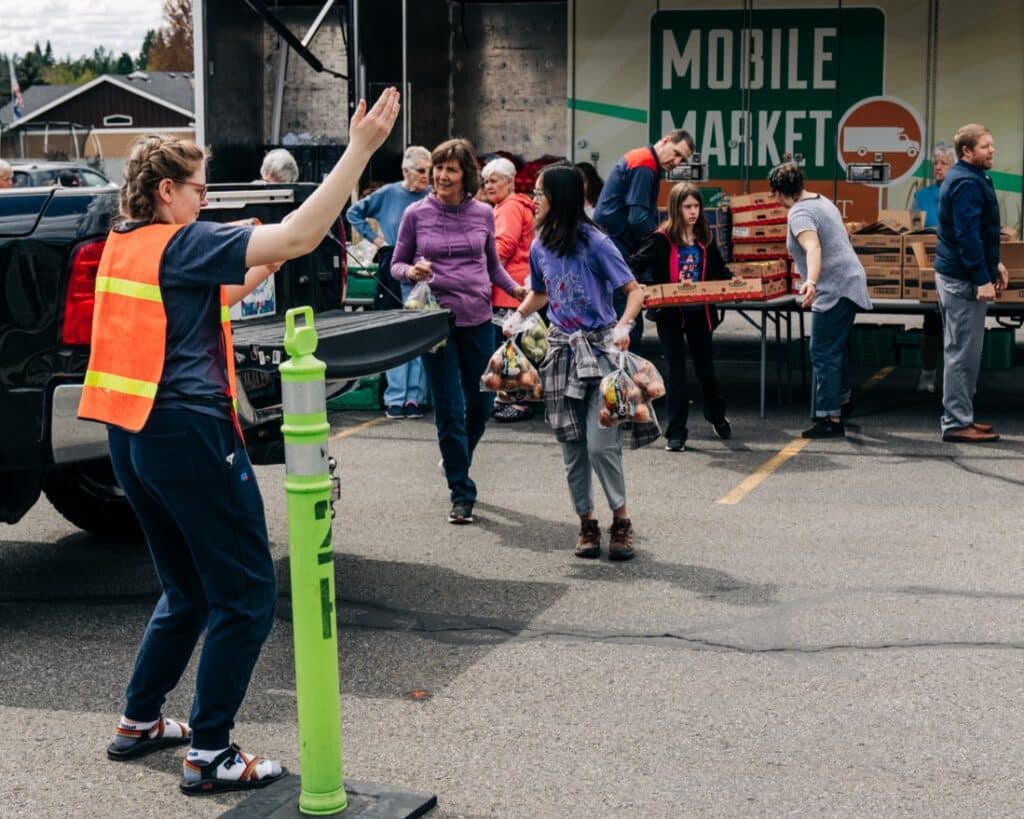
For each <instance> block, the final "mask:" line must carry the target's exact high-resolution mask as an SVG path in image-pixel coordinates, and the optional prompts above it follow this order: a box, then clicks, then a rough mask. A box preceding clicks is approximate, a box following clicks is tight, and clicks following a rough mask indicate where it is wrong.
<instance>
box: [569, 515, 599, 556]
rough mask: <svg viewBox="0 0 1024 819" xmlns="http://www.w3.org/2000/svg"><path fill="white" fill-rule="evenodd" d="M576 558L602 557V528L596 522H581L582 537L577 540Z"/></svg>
mask: <svg viewBox="0 0 1024 819" xmlns="http://www.w3.org/2000/svg"><path fill="white" fill-rule="evenodd" d="M575 554H576V557H585V558H595V557H600V556H601V527H600V526H599V525H598V523H597V521H596V520H581V521H580V536H579V538H578V539H577V540H576V552H575Z"/></svg>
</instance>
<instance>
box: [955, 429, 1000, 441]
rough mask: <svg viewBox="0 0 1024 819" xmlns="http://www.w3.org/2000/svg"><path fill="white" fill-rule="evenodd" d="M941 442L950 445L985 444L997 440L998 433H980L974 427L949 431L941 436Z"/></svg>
mask: <svg viewBox="0 0 1024 819" xmlns="http://www.w3.org/2000/svg"><path fill="white" fill-rule="evenodd" d="M942 440H943V441H946V442H948V443H951V444H987V443H991V442H992V441H998V440H999V433H998V432H982V431H981V430H980V429H978V428H977V427H974V426H969V427H960V428H959V429H950V430H947V431H946V432H944V433H943V434H942Z"/></svg>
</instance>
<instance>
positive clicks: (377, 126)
mask: <svg viewBox="0 0 1024 819" xmlns="http://www.w3.org/2000/svg"><path fill="white" fill-rule="evenodd" d="M400 108H401V106H400V105H399V94H398V90H397V89H396V88H394V87H391V88H386V89H385V90H384V92H383V93H382V94H381V95H380V97H378V98H377V102H375V103H374V104H373V107H372V108H371V109H370V110H369V111H367V110H366V100H359V105H357V106H356V111H355V113H354V114H353V115H352V121H351V122H350V123H349V126H348V144H349V147H351V148H356V149H358V150H362V151H366V152H367V153H373V152H374V151H376V150H377V149H378V148H379V147H380V146H381V145H383V144H384V141H385V140H386V139H387V138H388V135H389V134H390V133H391V129H392V128H393V127H394V126H395V120H396V119H397V118H398V111H399V109H400Z"/></svg>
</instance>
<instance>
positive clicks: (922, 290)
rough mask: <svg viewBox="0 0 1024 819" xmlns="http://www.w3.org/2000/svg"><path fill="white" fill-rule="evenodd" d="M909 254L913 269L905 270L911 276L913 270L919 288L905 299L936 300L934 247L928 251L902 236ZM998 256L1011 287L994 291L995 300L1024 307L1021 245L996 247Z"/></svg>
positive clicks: (1023, 262)
mask: <svg viewBox="0 0 1024 819" xmlns="http://www.w3.org/2000/svg"><path fill="white" fill-rule="evenodd" d="M905 238H906V240H907V246H908V247H909V251H910V253H911V255H913V256H914V264H915V266H914V267H913V268H907V270H908V271H911V275H913V272H914V271H916V274H917V282H918V286H917V288H916V289H915V290H913V291H911V292H912V295H907V296H905V297H906V298H916V299H918V300H919V301H926V302H934V301H938V296H937V294H936V292H935V267H934V264H935V250H934V244H933V245H932V249H931V251H930V252H929V249H928V247H927V246H926V245H925V244H924V243H922V242H920V241H917V240H916V239H915V238H914V236H913V235H910V236H907V237H905ZM999 257H1000V259H1001V260H1002V262H1003V264H1004V265H1006V272H1007V273H1008V274H1009V278H1010V284H1009V286H1008V287H1007V288H1006V290H999V291H996V301H997V302H999V303H1000V304H1024V242H1003V244H1002V245H1001V246H1000V248H999Z"/></svg>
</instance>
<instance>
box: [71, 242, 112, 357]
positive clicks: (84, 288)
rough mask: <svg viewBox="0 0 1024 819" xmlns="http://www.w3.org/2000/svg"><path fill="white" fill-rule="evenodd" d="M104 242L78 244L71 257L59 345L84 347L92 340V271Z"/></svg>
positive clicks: (93, 288) (93, 294)
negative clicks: (82, 345)
mask: <svg viewBox="0 0 1024 819" xmlns="http://www.w3.org/2000/svg"><path fill="white" fill-rule="evenodd" d="M105 244H106V240H105V239H103V240H100V241H98V242H86V243H85V244H83V245H79V246H78V247H77V248H76V249H75V252H74V255H73V256H72V257H71V270H70V274H69V276H68V292H67V296H66V297H65V298H64V326H63V327H62V328H61V343H62V344H88V343H89V342H90V341H91V339H92V309H93V305H94V304H95V303H96V271H97V270H98V269H99V266H100V257H101V256H102V255H103V246H104V245H105Z"/></svg>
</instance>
